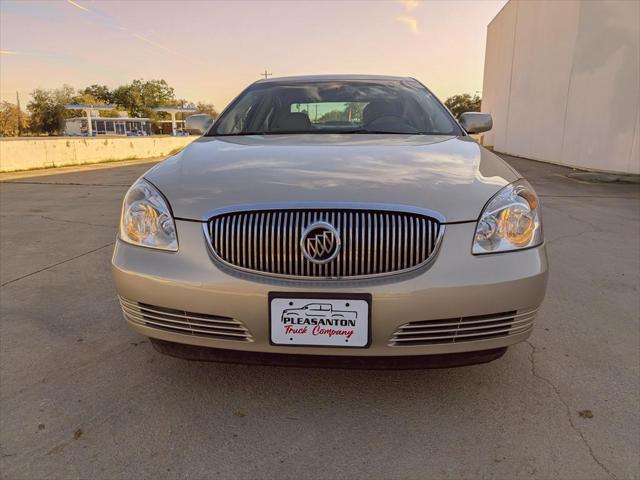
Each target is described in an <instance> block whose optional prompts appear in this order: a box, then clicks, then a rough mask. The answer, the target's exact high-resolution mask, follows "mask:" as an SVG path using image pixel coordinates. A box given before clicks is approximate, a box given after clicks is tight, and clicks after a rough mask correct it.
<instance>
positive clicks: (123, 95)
mask: <svg viewBox="0 0 640 480" xmlns="http://www.w3.org/2000/svg"><path fill="white" fill-rule="evenodd" d="M112 100H113V102H114V103H115V104H117V105H118V106H119V107H122V108H123V109H125V110H127V112H129V115H131V116H132V117H149V116H150V115H151V109H152V108H153V107H158V106H164V105H175V102H176V98H175V94H174V91H173V87H170V86H169V85H168V84H167V82H165V81H164V80H148V81H145V80H143V79H139V80H134V81H133V82H131V84H130V85H122V86H120V87H118V88H116V89H115V90H114V91H113V95H112Z"/></svg>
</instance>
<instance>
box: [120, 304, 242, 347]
mask: <svg viewBox="0 0 640 480" xmlns="http://www.w3.org/2000/svg"><path fill="white" fill-rule="evenodd" d="M120 306H121V307H122V312H123V314H124V316H125V318H126V319H127V320H129V321H131V322H133V323H137V324H139V325H143V326H146V327H152V328H157V329H160V330H165V331H169V332H173V333H181V334H183V335H193V336H196V337H209V338H216V339H218V340H235V341H240V342H250V341H252V340H253V338H252V337H251V334H250V333H249V331H248V330H247V329H246V328H245V327H244V325H243V324H242V323H241V322H239V321H238V320H235V319H233V318H229V317H219V316H216V315H208V314H203V313H192V312H185V311H182V310H174V309H172V308H164V307H157V306H154V305H147V304H146V303H137V302H133V301H131V300H127V299H125V298H122V297H120Z"/></svg>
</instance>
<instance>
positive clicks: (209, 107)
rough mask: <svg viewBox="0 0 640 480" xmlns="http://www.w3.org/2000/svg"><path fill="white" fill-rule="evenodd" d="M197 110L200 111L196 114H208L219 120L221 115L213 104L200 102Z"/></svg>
mask: <svg viewBox="0 0 640 480" xmlns="http://www.w3.org/2000/svg"><path fill="white" fill-rule="evenodd" d="M195 108H196V110H198V111H197V112H196V113H207V114H209V115H211V118H218V115H220V114H219V113H218V111H217V110H216V107H215V106H214V105H213V103H206V102H198V103H197V104H196V106H195Z"/></svg>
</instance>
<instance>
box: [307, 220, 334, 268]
mask: <svg viewBox="0 0 640 480" xmlns="http://www.w3.org/2000/svg"><path fill="white" fill-rule="evenodd" d="M300 247H301V248H302V253H303V254H304V256H305V257H306V258H307V260H309V261H310V262H313V263H317V264H323V263H329V262H330V261H331V260H333V259H334V258H336V255H338V253H339V252H340V235H339V234H338V231H337V230H336V229H335V227H334V226H333V225H331V224H330V223H327V222H314V223H312V224H311V225H309V226H308V227H307V228H306V229H305V230H304V232H302V239H301V240H300Z"/></svg>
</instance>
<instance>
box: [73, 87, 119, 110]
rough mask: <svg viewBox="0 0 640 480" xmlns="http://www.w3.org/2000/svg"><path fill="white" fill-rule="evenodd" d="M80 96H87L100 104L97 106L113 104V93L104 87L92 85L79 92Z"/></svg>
mask: <svg viewBox="0 0 640 480" xmlns="http://www.w3.org/2000/svg"><path fill="white" fill-rule="evenodd" d="M80 94H81V95H89V96H91V97H92V98H94V99H95V100H96V101H98V102H100V103H99V104H97V105H110V104H111V103H113V93H112V92H111V90H109V87H107V86H106V85H97V84H93V85H91V86H90V87H85V89H84V90H81V92H80Z"/></svg>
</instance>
